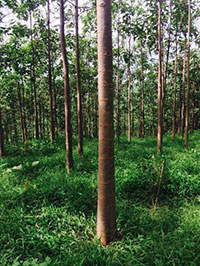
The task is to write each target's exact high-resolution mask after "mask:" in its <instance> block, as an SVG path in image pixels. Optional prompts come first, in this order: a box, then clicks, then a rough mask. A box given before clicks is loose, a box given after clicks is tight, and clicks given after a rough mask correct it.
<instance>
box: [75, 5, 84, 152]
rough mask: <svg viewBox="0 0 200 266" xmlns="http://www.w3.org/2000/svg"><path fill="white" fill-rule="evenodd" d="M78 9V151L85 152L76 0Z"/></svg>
mask: <svg viewBox="0 0 200 266" xmlns="http://www.w3.org/2000/svg"><path fill="white" fill-rule="evenodd" d="M75 9H76V16H75V17H76V19H75V25H76V86H77V118H78V153H79V155H82V154H83V128H82V104H81V78H80V59H79V58H80V55H79V54H80V53H79V32H78V30H79V29H78V16H79V14H78V0H75Z"/></svg>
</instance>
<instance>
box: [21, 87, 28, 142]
mask: <svg viewBox="0 0 200 266" xmlns="http://www.w3.org/2000/svg"><path fill="white" fill-rule="evenodd" d="M24 97H25V96H24V84H23V83H22V113H23V122H24V140H25V141H27V138H28V133H27V125H26V110H25V99H24Z"/></svg>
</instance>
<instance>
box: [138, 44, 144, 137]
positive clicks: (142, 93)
mask: <svg viewBox="0 0 200 266" xmlns="http://www.w3.org/2000/svg"><path fill="white" fill-rule="evenodd" d="M140 56H141V85H142V87H141V113H140V134H139V135H140V138H142V139H143V138H144V63H143V47H142V41H141V40H140Z"/></svg>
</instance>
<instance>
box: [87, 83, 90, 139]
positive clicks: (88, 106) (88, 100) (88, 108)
mask: <svg viewBox="0 0 200 266" xmlns="http://www.w3.org/2000/svg"><path fill="white" fill-rule="evenodd" d="M89 86H90V85H89V82H88V99H87V114H88V126H87V128H88V139H91V119H90V87H89Z"/></svg>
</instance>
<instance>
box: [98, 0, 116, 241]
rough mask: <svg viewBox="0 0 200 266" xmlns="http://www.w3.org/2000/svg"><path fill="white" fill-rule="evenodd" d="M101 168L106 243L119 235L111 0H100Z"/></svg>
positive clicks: (100, 210) (101, 233) (102, 234)
mask: <svg viewBox="0 0 200 266" xmlns="http://www.w3.org/2000/svg"><path fill="white" fill-rule="evenodd" d="M97 36H98V42H97V43H98V92H99V170H98V175H99V176H98V209H97V236H98V237H99V238H100V240H101V244H102V245H106V244H108V243H109V242H111V241H113V240H114V239H115V237H116V207H115V182H114V132H113V131H114V130H113V81H112V78H113V66H112V31H111V0H97Z"/></svg>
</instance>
